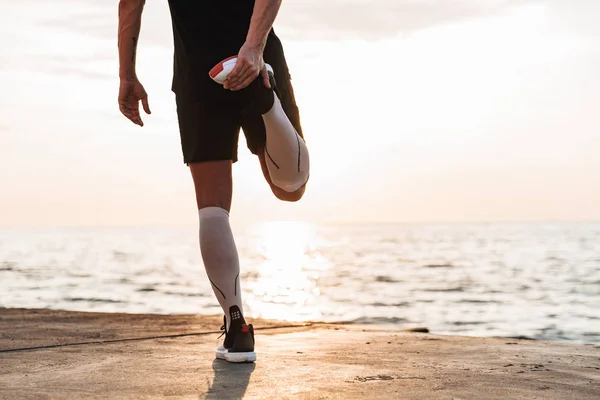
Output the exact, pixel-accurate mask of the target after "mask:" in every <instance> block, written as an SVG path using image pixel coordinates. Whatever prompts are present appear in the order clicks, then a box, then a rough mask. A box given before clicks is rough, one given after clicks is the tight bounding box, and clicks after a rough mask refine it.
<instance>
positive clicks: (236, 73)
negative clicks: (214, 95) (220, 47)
mask: <svg viewBox="0 0 600 400" xmlns="http://www.w3.org/2000/svg"><path fill="white" fill-rule="evenodd" d="M249 68H250V63H248V60H246V59H244V58H242V57H238V59H237V62H236V63H235V67H233V70H232V71H231V72H230V73H229V75H228V76H227V80H226V81H225V83H224V84H223V87H224V88H225V89H230V88H231V86H232V85H233V84H235V83H237V82H239V81H240V80H243V79H244V77H245V75H246V73H247V71H248V69H249Z"/></svg>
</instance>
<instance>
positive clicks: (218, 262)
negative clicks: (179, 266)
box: [190, 161, 245, 329]
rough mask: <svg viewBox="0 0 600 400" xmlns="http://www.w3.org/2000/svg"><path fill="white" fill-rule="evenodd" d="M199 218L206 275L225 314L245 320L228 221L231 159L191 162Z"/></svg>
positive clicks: (230, 192)
mask: <svg viewBox="0 0 600 400" xmlns="http://www.w3.org/2000/svg"><path fill="white" fill-rule="evenodd" d="M190 170H191V172H192V177H193V179H194V186H195V189H196V201H197V203H198V214H199V217H200V250H201V253H202V259H203V261H204V266H205V268H206V274H207V275H208V279H209V280H210V283H211V285H212V287H213V291H214V293H215V296H216V297H217V299H218V301H219V304H220V305H221V308H223V312H224V313H225V316H226V328H227V329H229V326H230V325H231V314H232V313H230V311H231V310H232V308H233V309H234V310H233V315H234V316H238V317H239V318H240V322H241V323H245V321H244V317H243V310H242V297H241V293H240V280H239V275H240V264H239V258H238V253H237V249H236V246H235V241H234V239H233V233H232V231H231V226H230V224H229V210H230V208H231V197H232V177H231V161H209V162H200V163H192V164H190Z"/></svg>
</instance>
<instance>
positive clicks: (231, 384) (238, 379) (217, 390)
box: [205, 359, 256, 399]
mask: <svg viewBox="0 0 600 400" xmlns="http://www.w3.org/2000/svg"><path fill="white" fill-rule="evenodd" d="M255 367H256V364H254V363H247V364H233V363H229V362H227V361H225V360H218V359H215V360H214V361H213V363H212V368H213V372H214V374H215V376H214V378H213V381H212V384H211V385H210V387H209V388H208V392H207V393H206V397H205V398H206V399H241V398H242V397H244V393H246V389H248V384H249V383H250V375H252V372H254V368H255Z"/></svg>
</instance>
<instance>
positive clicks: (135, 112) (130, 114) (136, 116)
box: [119, 102, 144, 126]
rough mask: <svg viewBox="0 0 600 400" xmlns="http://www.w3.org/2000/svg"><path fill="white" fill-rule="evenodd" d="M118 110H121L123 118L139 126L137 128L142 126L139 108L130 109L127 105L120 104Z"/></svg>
mask: <svg viewBox="0 0 600 400" xmlns="http://www.w3.org/2000/svg"><path fill="white" fill-rule="evenodd" d="M136 103H137V102H136ZM138 107H139V105H138ZM119 110H121V113H122V114H123V115H124V116H126V117H127V118H128V119H129V120H130V121H131V122H133V123H134V124H136V125H139V126H144V122H142V118H141V117H140V110H139V108H132V107H131V106H129V105H128V104H125V103H120V104H119Z"/></svg>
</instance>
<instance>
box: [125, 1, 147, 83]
mask: <svg viewBox="0 0 600 400" xmlns="http://www.w3.org/2000/svg"><path fill="white" fill-rule="evenodd" d="M145 3H146V1H145V0H120V1H119V41H118V46H119V77H120V78H121V79H127V78H135V77H136V74H135V56H136V51H137V42H138V38H139V36H140V27H141V25H142V11H143V10H144V4H145Z"/></svg>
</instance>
